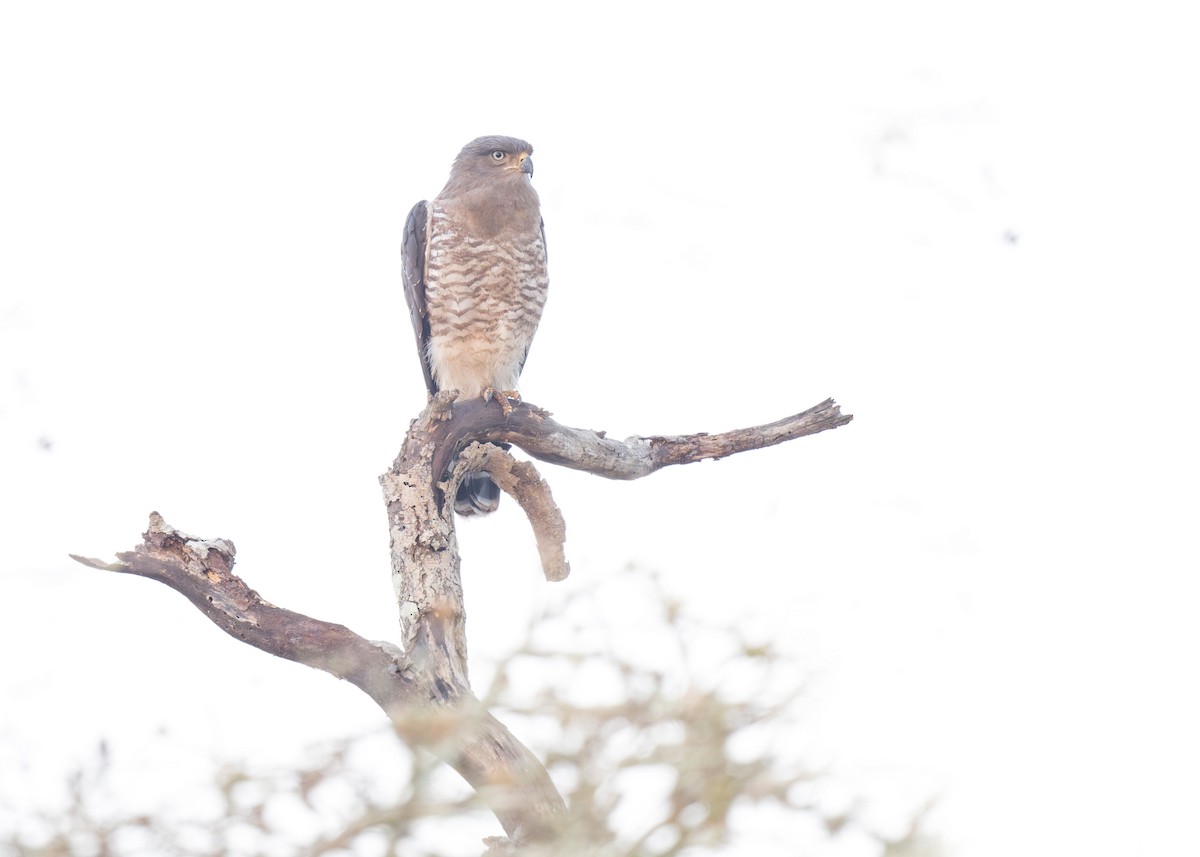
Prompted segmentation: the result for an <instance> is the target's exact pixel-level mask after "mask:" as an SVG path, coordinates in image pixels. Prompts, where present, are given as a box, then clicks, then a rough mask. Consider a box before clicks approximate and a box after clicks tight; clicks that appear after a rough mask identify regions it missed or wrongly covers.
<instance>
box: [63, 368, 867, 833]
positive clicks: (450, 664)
mask: <svg viewBox="0 0 1200 857" xmlns="http://www.w3.org/2000/svg"><path fill="white" fill-rule="evenodd" d="M453 399H454V394H453V393H445V392H443V393H439V394H438V396H436V397H435V398H434V400H433V401H431V402H430V404H429V406H428V407H426V408H425V410H424V411H422V413H421V414H420V415H419V416H418V418H417V419H416V420H414V421H413V423H412V424H411V426H410V427H409V431H408V434H407V435H406V436H405V439H404V443H403V445H402V447H401V450H400V454H399V455H398V456H397V458H396V460H395V461H394V462H393V464H392V466H391V467H390V468H389V469H388V471H387V472H385V473H384V474H383V475H382V476H380V483H381V485H382V487H383V494H384V500H385V502H386V504H387V515H388V527H389V531H390V535H391V556H392V582H393V586H394V588H395V591H396V598H397V604H398V606H399V614H400V630H401V637H400V646H399V647H397V646H394V645H392V644H390V643H382V642H374V641H369V640H365V639H363V638H362V637H359V636H358V635H357V634H354V633H353V632H352V631H350V630H349V629H347V628H345V627H343V626H341V625H336V624H332V623H329V622H323V621H320V620H317V619H313V618H311V617H308V616H304V615H301V614H299V613H294V612H292V611H290V610H285V609H283V608H280V607H276V606H274V605H273V604H270V603H269V602H267V601H264V600H263V599H262V598H261V597H260V596H259V595H258V593H257V592H255V591H254V590H252V589H250V588H249V587H248V586H247V585H246V584H245V583H244V582H243V581H242V580H241V579H240V578H238V577H237V576H236V575H234V574H233V564H234V554H235V551H234V547H233V544H232V543H231V542H229V541H226V540H224V539H214V540H208V541H204V540H200V539H195V538H193V537H191V536H188V535H186V534H184V533H181V532H179V531H178V530H175V529H174V528H173V527H171V526H169V525H168V524H166V523H165V522H164V521H163V519H162V517H161V516H160V515H158V513H152V514H151V516H150V528H149V530H148V531H147V532H146V533H144V534H143V543H142V544H141V545H139V546H138V547H137V548H135V549H134V550H132V551H128V552H125V553H121V554H118V555H117V557H118V562H117V563H104V562H101V561H99V560H94V559H87V558H84V557H78V556H74V557H73V558H74V559H76V560H78V561H79V562H81V563H83V564H85V565H88V566H91V567H93V568H100V569H105V570H109V571H117V572H122V573H126V574H135V575H139V576H141V577H148V578H150V579H152V580H157V581H159V582H161V583H165V584H166V585H168V586H170V587H171V588H172V589H176V590H178V591H179V592H181V593H182V594H183V595H184V596H186V597H187V598H188V600H190V601H191V602H192V603H193V604H195V605H196V607H197V608H199V609H200V611H201V612H202V613H204V615H206V616H207V617H208V618H209V619H210V620H211V621H212V622H214V623H215V624H216V625H217V626H218V627H220V628H221V629H222V630H224V631H225V632H226V633H228V634H230V635H231V636H234V637H236V638H238V639H239V640H242V641H243V642H246V643H249V644H250V645H252V646H255V647H257V648H259V649H262V650H263V651H266V652H270V653H271V654H273V655H278V656H279V657H282V658H287V659H289V660H293V661H297V662H299V663H303V664H307V665H309V666H312V667H315V668H317V669H321V670H324V671H326V672H329V673H331V674H332V675H335V676H337V677H338V678H343V679H345V680H347V681H350V682H352V683H353V684H354V685H356V686H357V687H359V688H360V689H361V690H363V691H364V692H365V693H367V694H368V695H369V696H370V697H371V698H372V699H374V700H375V702H376V703H377V704H378V705H379V706H380V707H381V708H382V709H383V710H384V711H385V712H386V713H387V715H388V717H389V718H390V719H391V721H392V722H393V723H394V724H395V726H396V728H397V730H398V731H399V733H400V734H401V735H402V736H403V737H404V738H405V739H407V740H408V741H410V742H411V743H413V744H416V745H419V746H423V747H425V748H426V749H428V750H430V751H431V752H433V753H435V754H436V755H437V756H438V757H439V758H441V759H442V760H444V761H445V762H446V763H447V764H449V765H451V766H452V767H453V768H454V769H455V770H457V771H458V772H459V773H460V774H461V775H462V776H463V778H464V779H466V780H467V782H468V783H470V784H471V785H472V786H473V787H474V788H475V789H476V790H477V791H478V792H479V793H480V795H481V797H482V799H483V800H484V801H485V803H486V804H487V805H488V807H489V808H490V809H491V810H492V811H493V812H494V813H495V815H496V817H497V818H498V819H499V821H500V823H501V825H502V826H503V828H504V831H505V833H506V834H507V839H504V840H500V839H492V840H491V841H490V844H491V846H492V852H498V851H505V852H506V853H507V852H508V851H510V850H511V849H514V848H519V847H521V846H523V845H525V844H527V843H532V842H539V841H549V840H552V839H553V838H554V835H555V829H556V825H557V824H558V823H559V822H561V821H562V819H563V818H564V816H565V806H564V804H563V801H562V798H561V796H560V795H559V794H558V792H557V790H556V789H555V787H554V785H553V783H552V782H551V780H550V778H549V775H548V774H547V773H546V770H545V768H544V767H543V766H542V765H541V763H540V762H539V761H538V760H537V758H536V757H535V756H534V755H533V754H532V753H531V752H530V751H529V750H528V749H527V748H526V747H525V746H524V745H523V744H521V743H520V742H519V741H517V740H516V739H515V738H514V737H513V736H512V734H511V733H510V732H509V731H508V730H507V729H506V728H505V727H504V726H503V725H502V724H501V723H500V722H499V721H497V720H496V719H495V718H493V717H492V716H491V715H490V714H489V713H488V712H487V711H486V710H485V709H484V708H483V706H482V705H480V703H479V702H478V700H477V699H476V698H475V696H474V694H473V693H472V691H471V687H470V682H469V680H468V675H467V641H466V630H465V620H464V613H463V598H462V582H461V577H460V560H459V553H458V543H457V539H456V537H455V530H454V516H453V513H452V511H451V508H450V507H451V505H452V504H448V503H446V502H445V501H444V498H446V497H452V496H453V494H454V490H455V488H456V487H457V484H458V482H459V480H461V479H462V477H463V475H465V474H466V473H469V472H471V471H474V470H487V471H488V472H490V473H491V474H492V476H493V478H494V479H495V480H496V483H497V484H498V485H499V486H500V487H501V488H502V489H503V490H504V491H505V492H507V493H508V494H510V495H511V496H513V497H514V499H516V501H517V502H518V503H519V504H520V506H521V508H522V509H523V510H524V511H525V512H526V514H527V516H528V517H529V521H530V525H531V526H532V528H533V530H534V533H535V536H536V538H537V542H538V551H539V554H540V557H541V561H542V566H543V572H544V573H545V575H546V578H547V579H548V580H561V579H563V578H564V577H566V576H567V574H568V572H569V567H568V565H567V562H566V559H565V552H564V542H565V538H566V525H565V523H564V521H563V518H562V514H561V512H560V511H559V509H558V507H557V505H556V504H555V503H554V499H553V497H552V496H551V494H550V489H549V486H548V485H547V484H546V483H545V481H544V480H543V479H542V478H541V476H540V475H539V474H538V472H537V470H536V469H535V468H534V466H533V465H532V464H531V463H528V462H517V461H516V460H515V459H513V458H512V456H511V455H509V453H508V452H507V451H506V450H505V449H504V448H502V447H501V446H497V445H496V444H512V445H515V446H518V447H520V448H521V449H523V450H525V451H526V452H527V453H529V454H530V455H532V456H534V457H535V458H538V459H540V460H542V461H547V462H550V463H552V464H559V465H562V466H565V467H571V468H574V469H577V470H585V471H587V472H589V473H594V474H596V475H598V476H604V477H606V478H610V479H638V478H640V477H642V476H647V475H649V474H650V473H653V472H655V471H656V470H659V469H661V468H663V467H667V466H669V465H672V464H687V463H690V462H694V461H700V460H702V459H706V458H714V459H716V458H723V457H725V456H728V455H733V454H734V453H737V452H744V451H746V450H750V449H759V448H762V447H765V446H772V445H775V444H778V443H783V442H784V441H787V440H792V439H793V438H797V437H802V436H804V435H807V434H815V433H817V432H820V431H825V430H826V429H831V428H837V427H838V426H841V425H845V424H846V423H848V422H849V421H850V420H851V417H850V416H849V415H843V414H842V413H841V412H840V410H839V408H838V406H837V405H836V404H835V403H834V402H833V400H832V399H830V400H827V401H825V402H822V403H821V404H819V405H817V406H815V407H813V408H810V409H809V410H807V411H804V412H803V413H799V414H796V415H794V416H791V417H786V418H784V419H782V420H779V421H777V422H774V423H769V424H767V425H762V426H754V427H752V428H746V429H738V430H735V431H730V432H725V433H722V434H715V435H709V434H694V435H682V436H672V437H667V436H651V437H634V438H629V439H628V440H625V441H616V440H611V439H609V438H606V437H605V436H604V433H603V432H595V431H589V430H585V429H577V428H570V427H568V426H563V425H560V424H559V423H557V422H555V421H554V420H552V419H551V418H550V415H549V413H548V412H546V411H543V410H541V409H540V408H537V407H535V406H533V405H530V404H527V403H522V404H520V405H518V406H517V407H516V408H515V409H514V410H513V412H512V413H511V414H510V415H507V416H505V415H504V414H503V413H502V411H501V409H500V408H499V407H498V406H496V405H495V404H485V403H484V402H483V401H482V400H477V401H468V402H455V401H453ZM492 852H490V853H492Z"/></svg>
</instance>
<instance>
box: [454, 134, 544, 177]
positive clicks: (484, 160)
mask: <svg viewBox="0 0 1200 857" xmlns="http://www.w3.org/2000/svg"><path fill="white" fill-rule="evenodd" d="M532 154H533V146H531V145H529V144H528V143H526V142H525V141H524V140H518V139H517V138H516V137H501V136H491V137H479V138H478V139H475V140H472V141H471V142H470V143H467V145H465V146H463V149H462V151H461V152H459V153H458V157H457V158H455V159H454V166H453V167H452V168H451V170H450V180H451V181H452V182H453V181H454V180H455V179H456V178H460V179H465V180H473V181H480V180H482V181H495V180H496V179H502V178H503V179H508V180H510V181H512V180H517V179H523V180H528V179H530V178H532V177H533V158H532V157H530V156H531V155H532Z"/></svg>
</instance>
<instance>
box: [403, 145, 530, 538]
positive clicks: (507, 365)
mask: <svg viewBox="0 0 1200 857" xmlns="http://www.w3.org/2000/svg"><path fill="white" fill-rule="evenodd" d="M532 153H533V147H532V146H530V145H529V144H528V143H526V142H525V141H524V140H518V139H516V138H515V137H500V136H492V137H480V138H478V139H476V140H472V141H471V142H470V143H467V145H466V146H464V147H463V150H462V151H461V152H459V153H458V157H457V158H455V160H454V164H453V166H452V167H451V168H450V179H449V181H447V182H446V186H445V187H444V188H442V191H441V193H439V194H438V195H437V196H436V197H434V199H433V201H432V202H426V201H424V200H423V201H421V202H418V203H417V204H416V205H415V206H413V209H412V211H410V212H409V215H408V221H407V222H406V223H405V225H404V254H403V255H404V265H403V276H404V297H405V299H406V300H407V301H408V309H409V312H410V314H411V315H412V323H413V330H414V331H415V332H416V335H417V351H418V353H419V355H420V358H421V369H422V371H423V372H424V374H425V386H426V387H427V388H428V389H429V395H430V396H433V395H434V394H435V393H437V392H438V391H439V390H458V394H459V399H462V400H465V399H470V398H474V397H476V396H482V397H483V399H484V400H485V401H490V400H491V399H492V398H495V399H496V400H497V401H498V402H499V404H500V407H501V408H502V409H503V411H504V413H505V414H509V413H511V412H512V405H511V404H510V403H509V399H518V400H519V399H520V394H519V393H518V392H517V379H518V377H519V376H520V374H521V368H522V367H523V366H524V365H525V357H526V356H527V355H528V354H529V345H530V343H531V342H532V341H533V334H534V331H536V330H537V326H538V321H539V320H540V319H541V317H542V307H543V306H544V305H545V303H546V288H547V285H548V284H549V279H548V278H547V276H546V234H545V230H544V228H543V225H542V217H541V212H540V209H539V203H538V195H537V191H535V190H534V189H533V184H532V182H531V179H532V177H533V160H532V159H531V158H530V155H531V154H532ZM499 502H500V489H499V487H497V485H496V483H495V482H494V481H492V478H491V477H490V476H489V475H488V474H486V473H470V474H468V475H467V476H466V477H465V478H464V479H463V481H462V482H461V484H460V485H459V486H458V493H457V494H456V495H455V498H454V510H455V511H456V512H457V513H458V514H460V515H472V514H486V513H488V512H491V511H493V510H495V508H496V506H497V505H498V503H499Z"/></svg>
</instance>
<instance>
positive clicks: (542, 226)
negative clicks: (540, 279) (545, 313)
mask: <svg viewBox="0 0 1200 857" xmlns="http://www.w3.org/2000/svg"><path fill="white" fill-rule="evenodd" d="M538 227H539V228H540V229H541V230H542V253H543V254H544V255H545V258H546V267H547V268H549V267H550V253H549V251H547V250H546V219H545V218H544V217H543V218H542V219H541V220H539V221H538ZM532 345H533V340H532V339H531V340H530V341H529V345H526V346H525V353H524V354H522V355H521V363H520V365H519V366H517V377H518V378H519V377H520V376H521V372H522V371H524V369H525V361H526V360H528V359H529V349H530V347H531V346H532Z"/></svg>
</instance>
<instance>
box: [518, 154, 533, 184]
mask: <svg viewBox="0 0 1200 857" xmlns="http://www.w3.org/2000/svg"><path fill="white" fill-rule="evenodd" d="M521 172H523V173H524V174H525V175H527V176H529V177H530V178H533V158H531V157H529V156H528V155H526V156H525V157H524V158H522V159H521Z"/></svg>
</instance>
